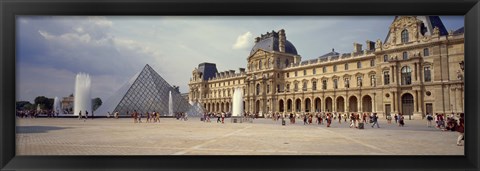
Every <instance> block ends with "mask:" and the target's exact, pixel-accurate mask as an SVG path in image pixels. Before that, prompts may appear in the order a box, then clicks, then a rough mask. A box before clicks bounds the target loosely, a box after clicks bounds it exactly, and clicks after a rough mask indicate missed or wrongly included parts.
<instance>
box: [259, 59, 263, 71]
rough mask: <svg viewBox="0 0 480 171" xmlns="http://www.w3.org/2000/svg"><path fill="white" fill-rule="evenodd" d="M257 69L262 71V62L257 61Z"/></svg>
mask: <svg viewBox="0 0 480 171" xmlns="http://www.w3.org/2000/svg"><path fill="white" fill-rule="evenodd" d="M258 69H262V60H261V59H260V60H258Z"/></svg>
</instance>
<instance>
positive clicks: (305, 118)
mask: <svg viewBox="0 0 480 171" xmlns="http://www.w3.org/2000/svg"><path fill="white" fill-rule="evenodd" d="M306 124H308V123H307V115H305V114H303V125H306Z"/></svg>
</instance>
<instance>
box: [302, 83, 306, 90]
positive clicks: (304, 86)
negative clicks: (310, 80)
mask: <svg viewBox="0 0 480 171" xmlns="http://www.w3.org/2000/svg"><path fill="white" fill-rule="evenodd" d="M302 90H303V91H307V82H306V81H305V82H303V86H302Z"/></svg>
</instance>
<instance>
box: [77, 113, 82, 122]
mask: <svg viewBox="0 0 480 171" xmlns="http://www.w3.org/2000/svg"><path fill="white" fill-rule="evenodd" d="M80 119H82V111H80V112H78V120H80Z"/></svg>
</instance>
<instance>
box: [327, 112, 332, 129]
mask: <svg viewBox="0 0 480 171" xmlns="http://www.w3.org/2000/svg"><path fill="white" fill-rule="evenodd" d="M330 124H332V114H331V113H328V114H327V127H330Z"/></svg>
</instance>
